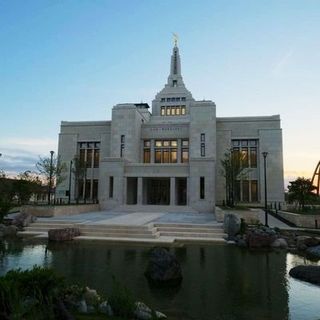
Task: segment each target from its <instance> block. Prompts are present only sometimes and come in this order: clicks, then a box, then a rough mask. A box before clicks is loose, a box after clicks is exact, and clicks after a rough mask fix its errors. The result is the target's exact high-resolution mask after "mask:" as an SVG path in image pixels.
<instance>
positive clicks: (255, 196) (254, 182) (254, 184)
mask: <svg viewBox="0 0 320 320" xmlns="http://www.w3.org/2000/svg"><path fill="white" fill-rule="evenodd" d="M250 182H251V202H258V181H257V180H251V181H250Z"/></svg>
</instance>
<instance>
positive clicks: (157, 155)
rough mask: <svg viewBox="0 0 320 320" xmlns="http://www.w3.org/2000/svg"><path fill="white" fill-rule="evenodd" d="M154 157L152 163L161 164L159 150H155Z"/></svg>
mask: <svg viewBox="0 0 320 320" xmlns="http://www.w3.org/2000/svg"><path fill="white" fill-rule="evenodd" d="M154 154H155V157H154V162H155V163H161V150H160V149H155V153H154Z"/></svg>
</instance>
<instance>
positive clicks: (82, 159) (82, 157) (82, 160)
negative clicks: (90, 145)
mask: <svg viewBox="0 0 320 320" xmlns="http://www.w3.org/2000/svg"><path fill="white" fill-rule="evenodd" d="M85 157H86V150H85V149H80V156H79V162H80V167H81V168H83V167H84V164H85V160H86V158H85Z"/></svg>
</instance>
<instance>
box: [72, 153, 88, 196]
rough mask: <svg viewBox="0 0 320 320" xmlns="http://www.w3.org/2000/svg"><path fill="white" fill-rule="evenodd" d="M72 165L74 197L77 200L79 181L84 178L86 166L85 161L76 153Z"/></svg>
mask: <svg viewBox="0 0 320 320" xmlns="http://www.w3.org/2000/svg"><path fill="white" fill-rule="evenodd" d="M72 163H73V167H72V170H71V171H72V173H73V175H74V180H75V190H76V191H75V192H76V193H75V198H76V201H77V202H78V201H79V196H80V195H79V182H80V181H82V180H83V179H85V178H86V174H87V166H86V162H85V161H84V160H83V159H81V158H80V157H79V156H78V155H75V156H74V158H73V160H72Z"/></svg>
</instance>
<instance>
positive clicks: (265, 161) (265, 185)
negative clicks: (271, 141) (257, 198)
mask: <svg viewBox="0 0 320 320" xmlns="http://www.w3.org/2000/svg"><path fill="white" fill-rule="evenodd" d="M262 155H263V166H264V214H265V223H264V224H265V226H266V227H267V226H268V199H267V155H268V152H262Z"/></svg>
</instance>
